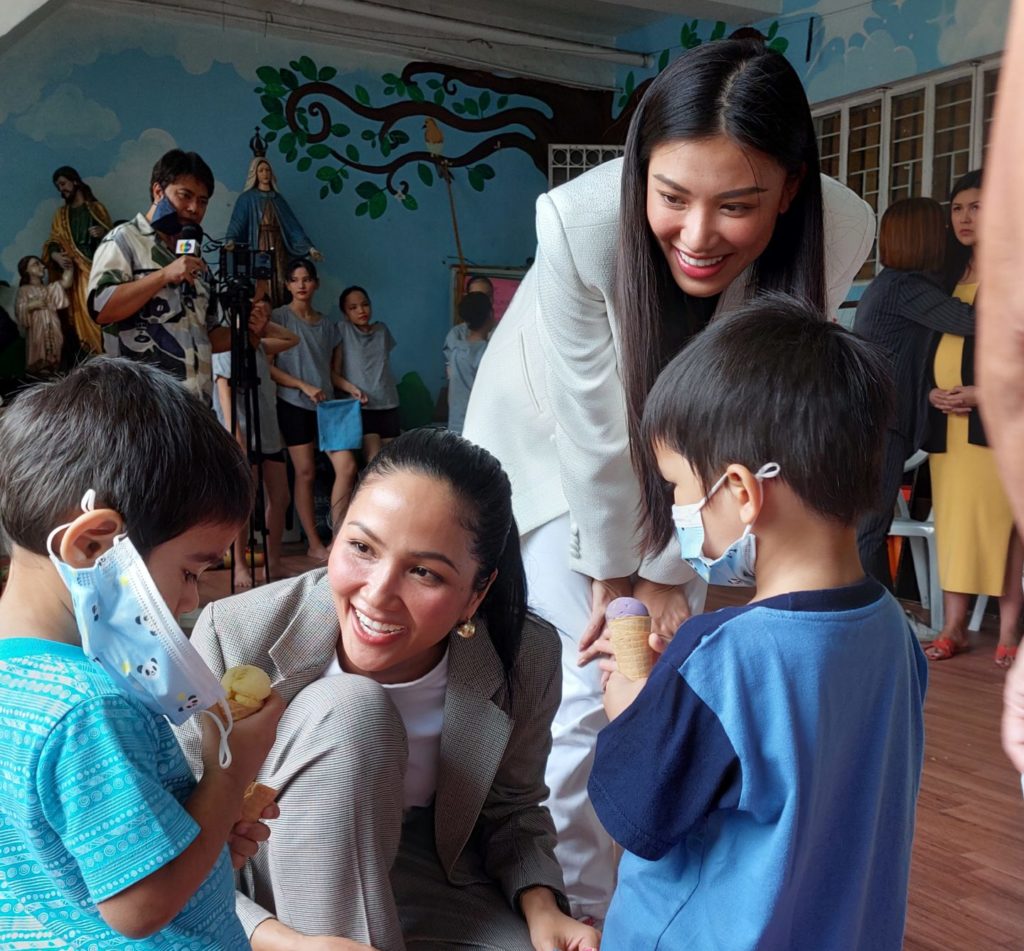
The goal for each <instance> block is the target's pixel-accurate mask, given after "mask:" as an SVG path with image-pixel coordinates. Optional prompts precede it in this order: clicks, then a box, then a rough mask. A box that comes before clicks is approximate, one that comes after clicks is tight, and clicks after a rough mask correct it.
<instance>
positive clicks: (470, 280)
mask: <svg viewBox="0 0 1024 951" xmlns="http://www.w3.org/2000/svg"><path fill="white" fill-rule="evenodd" d="M474 284H486V285H487V290H486V291H473V292H472V293H474V294H476V293H482V294H486V295H487V296H488V297H491V296H493V294H494V281H492V280H491V279H490V278H489V277H487V276H486V275H484V274H470V275H469V277H467V278H466V293H470V290H469V289H470V288H471V287H472V286H473V285H474Z"/></svg>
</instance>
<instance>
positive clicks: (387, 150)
mask: <svg viewBox="0 0 1024 951" xmlns="http://www.w3.org/2000/svg"><path fill="white" fill-rule="evenodd" d="M380 154H381V155H382V156H384V158H387V157H388V156H389V155H390V154H391V143H390V142H389V141H388V140H387V137H386V136H385V137H384V138H382V139H381V140H380Z"/></svg>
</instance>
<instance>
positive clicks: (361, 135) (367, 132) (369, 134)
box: [359, 129, 374, 142]
mask: <svg viewBox="0 0 1024 951" xmlns="http://www.w3.org/2000/svg"><path fill="white" fill-rule="evenodd" d="M373 137H374V133H373V132H371V131H370V130H369V129H363V131H362V132H360V133H359V138H361V139H362V140H363V141H364V142H369V141H370V139H372V138H373Z"/></svg>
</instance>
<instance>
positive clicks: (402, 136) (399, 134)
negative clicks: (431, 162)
mask: <svg viewBox="0 0 1024 951" xmlns="http://www.w3.org/2000/svg"><path fill="white" fill-rule="evenodd" d="M408 141H409V134H408V133H407V132H403V131H402V130H401V129H395V131H394V132H392V133H391V144H392V145H393V146H394V145H405V143H406V142H408Z"/></svg>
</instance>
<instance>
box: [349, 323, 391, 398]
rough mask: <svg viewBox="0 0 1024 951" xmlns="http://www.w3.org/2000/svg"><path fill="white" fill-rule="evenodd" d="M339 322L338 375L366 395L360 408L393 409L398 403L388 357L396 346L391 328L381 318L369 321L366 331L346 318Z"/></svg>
mask: <svg viewBox="0 0 1024 951" xmlns="http://www.w3.org/2000/svg"><path fill="white" fill-rule="evenodd" d="M340 326H341V345H342V347H343V348H344V349H343V350H342V353H343V354H344V362H343V364H342V366H343V370H342V373H341V375H342V376H343V377H345V379H346V380H348V381H349V383H353V384H355V385H356V386H358V387H359V389H361V390H362V391H363V392H364V393H365V394H366V396H367V397H368V398H367V401H366V402H365V403H364V404H363V409H394V408H395V407H396V406H398V386H397V385H396V383H395V375H394V373H392V372H391V361H390V360H389V359H388V354H389V353H390V352H391V351H392V350H394V349H395V338H394V337H392V336H391V331H390V330H388V328H387V325H386V324H382V323H381V322H380V321H377V323H374V324H370V332H369V333H363V332H362V331H361V330H357V329H356V327H355V325H354V324H352V323H351V321H348V320H342V322H341V324H340Z"/></svg>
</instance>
